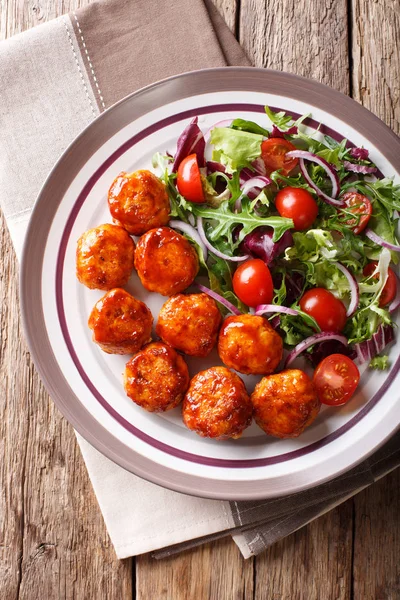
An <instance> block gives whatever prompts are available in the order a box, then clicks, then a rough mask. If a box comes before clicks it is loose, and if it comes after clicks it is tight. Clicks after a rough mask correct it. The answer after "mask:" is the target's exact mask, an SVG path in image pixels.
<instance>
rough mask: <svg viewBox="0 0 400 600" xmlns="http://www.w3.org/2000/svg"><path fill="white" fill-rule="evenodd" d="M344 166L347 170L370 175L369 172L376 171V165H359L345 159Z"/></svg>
mask: <svg viewBox="0 0 400 600" xmlns="http://www.w3.org/2000/svg"><path fill="white" fill-rule="evenodd" d="M343 166H344V168H345V169H346V170H347V171H352V172H353V173H362V174H364V175H368V174H369V173H376V172H377V170H378V169H377V168H376V167H369V166H367V165H359V164H355V163H351V162H349V161H348V160H344V161H343Z"/></svg>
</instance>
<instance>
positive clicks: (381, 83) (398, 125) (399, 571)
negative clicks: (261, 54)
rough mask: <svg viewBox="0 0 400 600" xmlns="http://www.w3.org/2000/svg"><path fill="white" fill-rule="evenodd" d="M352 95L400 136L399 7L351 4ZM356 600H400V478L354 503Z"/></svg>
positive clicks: (395, 1) (395, 0)
mask: <svg viewBox="0 0 400 600" xmlns="http://www.w3.org/2000/svg"><path fill="white" fill-rule="evenodd" d="M352 5H353V6H352V8H353V10H352V16H353V22H352V31H353V35H352V39H353V44H352V46H353V47H352V51H353V67H354V68H353V78H352V84H353V85H352V87H353V95H354V98H355V99H356V100H358V101H359V102H361V103H362V104H363V105H364V106H366V107H367V108H369V109H370V110H372V112H374V113H375V114H376V115H378V117H380V118H381V119H383V120H384V121H385V122H386V123H387V124H388V125H389V126H390V127H391V128H392V129H393V130H394V131H395V132H396V133H397V134H400V2H399V0H387V1H385V2H382V1H375V2H369V1H368V0H352ZM354 506H355V527H354V531H355V538H354V566H353V578H354V600H397V598H399V597H400V561H399V556H400V473H399V471H397V472H396V473H393V474H391V475H389V476H388V477H386V478H384V479H383V480H381V481H379V482H378V483H376V484H375V485H373V486H372V487H370V488H368V489H367V490H365V491H364V492H362V493H361V494H359V495H358V496H356V498H355V500H354Z"/></svg>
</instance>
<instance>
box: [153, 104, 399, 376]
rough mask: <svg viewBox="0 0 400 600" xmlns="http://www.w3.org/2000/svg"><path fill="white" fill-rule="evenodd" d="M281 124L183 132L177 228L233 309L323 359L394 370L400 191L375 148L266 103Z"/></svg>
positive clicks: (167, 176)
mask: <svg viewBox="0 0 400 600" xmlns="http://www.w3.org/2000/svg"><path fill="white" fill-rule="evenodd" d="M265 111H266V114H267V116H268V118H269V121H270V128H268V129H267V128H264V127H261V126H260V125H258V124H257V123H255V122H253V121H248V120H243V119H240V118H237V119H234V120H229V121H222V122H220V123H217V124H215V126H213V127H212V128H211V129H210V130H208V131H207V132H202V131H201V129H200V128H199V125H198V119H197V118H194V119H193V120H192V122H191V123H190V124H189V125H188V127H186V129H185V130H184V131H183V132H182V134H181V136H180V137H179V139H178V142H177V149H176V153H175V155H174V156H171V155H169V154H168V153H166V154H161V153H157V154H156V155H155V156H154V157H153V166H154V167H155V168H158V169H159V176H160V177H161V179H162V180H163V181H164V183H165V185H166V187H167V190H168V194H169V197H170V201H171V206H172V210H171V222H170V226H171V227H173V228H175V229H178V230H180V231H181V232H183V233H184V234H185V235H186V236H187V237H188V238H189V239H190V240H191V241H192V242H193V243H194V244H195V245H196V248H197V251H198V254H199V259H200V264H201V266H202V268H203V270H204V272H205V273H206V274H207V275H208V278H209V287H204V286H202V285H200V284H199V287H200V288H201V289H202V290H203V291H206V292H207V293H209V294H211V295H212V296H213V297H214V298H215V299H216V300H218V302H219V303H220V306H221V308H222V310H223V311H225V313H228V312H231V313H235V314H239V313H244V312H252V313H254V314H257V315H261V314H262V315H264V316H265V317H267V318H269V320H270V323H271V325H272V326H273V327H274V328H275V329H277V330H278V332H279V333H280V334H281V335H282V338H283V341H284V344H285V347H286V348H287V349H288V350H289V355H288V357H287V359H286V364H287V365H288V364H290V362H291V361H292V360H293V359H294V358H295V357H296V356H298V354H300V353H301V352H305V355H306V356H307V357H308V358H309V359H310V360H311V361H312V362H313V364H318V363H319V362H320V360H322V359H323V358H324V357H325V356H327V355H329V354H333V353H336V352H340V353H341V354H345V355H347V356H350V357H352V358H355V357H357V358H358V360H359V362H360V363H365V362H368V364H369V365H370V367H372V368H378V369H385V368H387V367H388V364H389V362H388V357H387V356H386V355H385V354H384V353H383V351H384V349H385V348H386V346H387V345H388V344H389V343H390V342H391V341H393V339H394V328H395V324H394V322H393V313H394V311H395V310H396V309H397V307H398V306H399V304H400V290H399V284H398V279H397V275H396V274H395V272H394V266H395V265H397V263H398V261H399V252H400V245H399V241H398V240H397V236H396V230H397V221H398V211H399V210H400V185H397V184H396V183H395V182H394V180H393V179H390V178H385V177H383V175H382V174H381V173H380V172H379V171H378V169H377V167H376V165H375V164H374V163H373V162H372V161H371V160H370V158H369V153H368V150H367V149H365V148H357V147H354V146H353V145H352V144H351V143H350V142H349V141H347V140H345V139H343V140H341V141H337V140H336V139H333V138H332V137H330V136H328V135H324V134H323V133H322V132H321V130H320V129H322V128H318V129H317V130H311V129H310V127H308V126H306V125H305V123H307V118H308V116H307V115H305V116H303V117H301V118H299V119H297V120H296V121H294V120H293V118H292V117H291V116H290V115H288V114H286V113H285V112H273V111H272V110H270V109H269V108H268V107H265Z"/></svg>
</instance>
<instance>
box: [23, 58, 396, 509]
mask: <svg viewBox="0 0 400 600" xmlns="http://www.w3.org/2000/svg"><path fill="white" fill-rule="evenodd" d="M265 104H268V105H269V106H271V107H275V108H279V109H282V110H286V111H291V112H293V113H297V114H303V113H310V112H311V113H312V119H314V121H317V122H318V123H319V122H320V123H323V125H324V126H325V130H326V132H327V133H329V134H330V135H332V136H336V137H338V138H339V139H342V138H343V137H345V138H347V139H349V140H350V141H351V142H352V143H354V144H355V145H357V146H365V147H367V148H368V149H369V150H370V156H371V159H372V160H373V161H374V162H375V163H376V164H377V166H378V167H379V168H380V170H381V171H382V172H383V173H384V174H385V175H387V176H396V177H398V172H399V168H400V141H399V139H398V138H397V137H396V136H395V135H394V134H393V133H392V132H391V131H390V130H389V129H388V128H387V127H386V126H385V125H384V124H383V123H382V122H381V121H379V120H378V119H377V118H376V117H374V116H373V115H371V113H369V112H368V111H366V110H365V109H363V108H362V107H361V106H359V105H358V104H356V103H355V102H353V101H352V100H350V99H349V98H347V97H345V96H343V95H341V94H339V93H338V92H335V91H333V90H331V89H329V88H327V87H325V86H322V85H321V84H318V83H316V82H312V81H310V80H306V79H302V78H299V77H295V76H293V75H288V74H284V73H279V72H274V71H267V70H262V69H248V68H227V69H212V70H206V71H199V72H195V73H188V74H185V75H181V76H178V77H175V78H171V79H168V80H165V81H164V82H160V83H158V84H155V85H153V86H150V87H148V88H145V89H144V90H141V91H139V92H137V93H135V94H133V95H132V96H129V97H128V98H126V99H124V100H123V101H122V102H120V103H118V104H117V105H115V106H114V107H112V108H111V109H109V110H108V111H107V112H105V113H104V114H102V115H101V116H100V117H99V118H98V119H96V121H95V122H94V123H93V124H91V125H90V126H89V127H88V128H87V129H86V130H85V131H84V132H83V133H82V134H81V135H80V136H79V137H78V138H77V140H75V142H74V143H73V144H72V145H71V146H70V148H69V149H68V150H67V151H66V153H65V154H64V155H63V157H62V158H61V159H60V161H59V162H58V163H57V165H56V166H55V168H54V170H53V171H52V173H51V174H50V176H49V178H48V180H47V182H46V184H45V185H44V188H43V190H42V192H41V194H40V196H39V198H38V201H37V203H36V206H35V209H34V212H33V215H32V218H31V224H30V227H29V231H28V235H27V240H26V244H25V248H24V255H23V262H22V274H21V295H22V309H23V319H24V325H25V331H26V334H27V337H28V342H29V345H30V348H31V352H32V355H33V357H34V360H35V363H36V366H37V367H38V369H39V371H40V373H41V375H42V378H43V379H44V381H45V383H46V385H47V387H48V389H49V392H50V393H51V395H52V397H53V398H54V400H55V401H56V403H57V405H58V406H59V408H60V409H61V410H62V411H63V412H64V414H65V415H66V417H67V418H68V419H69V420H70V421H71V423H72V424H73V425H74V427H75V428H76V429H77V430H78V431H80V433H81V434H82V435H83V436H85V437H86V438H87V439H88V440H89V441H90V442H91V443H92V444H93V445H94V446H96V447H97V448H98V449H99V450H101V451H102V452H103V453H104V454H105V455H107V456H108V457H109V458H111V459H112V460H114V461H115V462H117V463H118V464H120V465H122V466H124V467H125V468H127V469H129V470H131V471H132V472H134V473H136V474H138V475H140V476H142V477H145V478H146V479H149V480H151V481H154V482H156V483H159V484H161V485H164V486H167V487H170V488H172V489H176V490H179V491H182V492H186V493H190V494H196V495H202V496H207V497H213V498H224V499H235V500H238V499H256V498H264V497H270V496H276V495H280V494H287V493H293V492H296V491H299V490H301V489H304V488H306V487H310V486H312V485H316V484H318V483H321V482H323V481H325V480H327V479H330V478H333V477H335V476H336V475H338V474H339V473H341V472H343V471H344V470H346V469H348V468H350V467H351V466H353V465H355V464H356V463H358V462H360V461H361V460H362V459H363V458H365V457H366V456H367V455H368V454H370V453H371V452H372V451H373V450H374V449H376V448H377V447H378V446H379V445H381V444H382V443H383V442H384V441H385V440H386V439H387V438H388V437H389V436H390V435H391V434H392V433H393V432H394V431H395V429H396V428H397V426H398V423H399V414H400V404H399V392H398V389H399V383H400V379H399V377H398V371H399V367H400V359H399V358H398V356H399V348H400V339H399V336H397V339H396V342H395V343H394V345H393V347H392V348H391V350H390V357H391V359H392V367H391V370H390V372H389V373H388V372H384V373H380V372H365V373H364V374H363V376H362V379H361V384H360V386H359V389H358V392H357V394H356V396H355V397H354V398H353V399H352V401H351V402H350V403H349V404H348V405H346V406H343V407H340V408H338V407H335V408H330V407H324V408H323V409H322V411H321V413H320V415H319V416H318V418H317V420H316V421H315V422H314V424H313V425H312V426H311V427H309V428H308V429H307V430H306V432H305V433H304V434H303V435H302V436H300V438H298V439H295V440H278V439H275V438H272V437H267V436H266V435H264V434H263V432H262V431H261V430H260V429H259V428H258V427H257V426H256V425H255V424H253V425H252V426H251V427H250V428H249V429H248V430H246V431H245V433H244V434H243V437H242V438H241V439H240V440H235V441H233V440H232V441H224V442H217V441H213V440H209V439H204V438H200V437H199V436H196V435H195V434H194V433H192V432H190V431H188V430H187V429H186V428H185V427H184V426H183V424H182V421H181V414H180V407H178V408H177V409H174V410H173V411H170V412H168V413H166V414H162V415H154V414H150V413H147V412H145V411H143V410H142V409H140V408H139V407H137V406H136V405H135V404H134V403H133V402H131V401H130V400H129V399H128V398H127V397H126V395H125V393H124V390H123V386H122V372H123V370H124V366H125V363H126V361H127V357H123V356H122V357H121V356H110V355H106V354H105V353H103V352H102V351H101V350H99V348H98V347H97V346H95V345H94V344H93V343H92V341H91V332H90V330H89V329H88V327H87V319H88V316H89V313H90V311H91V309H92V307H93V305H94V304H95V302H96V301H97V300H98V299H99V298H100V297H101V296H102V295H103V294H104V292H101V291H95V290H88V289H87V288H85V287H84V286H82V285H80V284H79V283H78V281H77V279H76V276H75V250H76V242H77V239H78V238H79V237H80V235H81V234H82V233H83V232H84V231H85V230H87V229H89V228H91V227H94V226H96V225H99V224H101V223H105V222H110V221H111V217H110V214H109V212H108V208H107V191H108V188H109V186H110V184H111V182H112V181H113V179H114V178H115V176H116V175H117V174H118V173H119V172H120V171H122V170H124V171H128V172H129V171H134V170H136V169H142V168H150V169H151V157H152V155H153V154H154V153H155V152H156V151H162V152H164V151H165V150H169V151H171V152H174V151H175V145H176V139H177V137H178V136H179V134H180V133H181V132H182V130H183V128H184V127H185V126H186V125H187V123H188V122H189V120H190V119H191V118H193V116H196V115H197V116H199V125H200V127H201V128H202V129H203V130H205V129H207V128H208V127H209V126H211V125H213V124H214V123H215V122H217V121H220V120H222V119H227V118H235V117H240V118H244V119H251V120H255V121H257V122H258V123H259V124H260V125H262V126H269V125H270V123H269V120H268V118H267V117H266V115H265V113H264V111H263V106H264V105H265ZM127 289H128V291H130V292H131V293H132V294H133V295H134V296H136V297H138V298H140V299H141V300H143V301H144V302H146V304H147V305H148V306H149V307H150V309H151V310H152V313H153V315H154V317H155V319H156V318H157V313H158V310H159V308H160V307H161V305H162V304H163V302H164V301H165V298H163V297H161V296H158V295H157V294H151V293H149V292H147V291H146V290H145V289H144V288H143V287H142V286H141V284H140V281H139V279H138V278H137V276H136V275H133V276H132V278H131V280H130V281H129V284H128V285H127ZM188 363H189V368H190V371H191V373H192V374H194V373H195V372H197V371H199V370H201V369H203V368H206V367H209V366H213V365H216V364H221V363H220V360H219V358H218V355H217V353H216V351H214V352H213V353H212V355H210V356H209V357H208V358H207V359H193V358H191V359H188ZM244 379H245V382H246V385H248V387H249V389H252V388H253V387H254V383H255V381H257V378H255V377H244Z"/></svg>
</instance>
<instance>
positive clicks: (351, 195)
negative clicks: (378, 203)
mask: <svg viewBox="0 0 400 600" xmlns="http://www.w3.org/2000/svg"><path fill="white" fill-rule="evenodd" d="M341 199H342V200H344V201H345V203H346V206H347V209H348V210H349V211H350V212H351V213H352V214H353V215H357V216H358V217H359V218H358V219H349V220H348V221H347V222H346V224H347V225H348V226H349V227H352V229H353V231H354V233H355V234H359V233H361V232H362V231H363V230H364V229H365V228H366V226H367V224H368V221H369V219H370V217H371V215H372V204H371V202H370V201H369V200H368V198H367V197H366V196H363V194H358V193H357V192H347V194H343V196H342V198H341Z"/></svg>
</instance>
